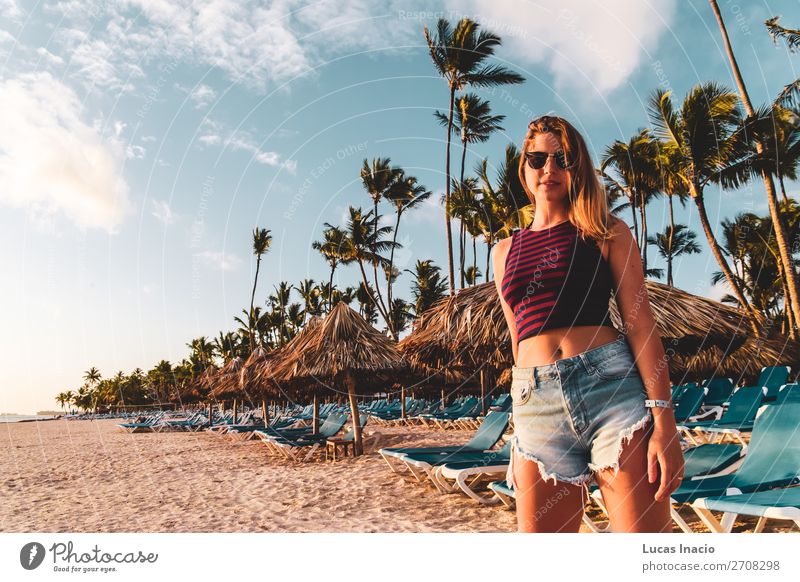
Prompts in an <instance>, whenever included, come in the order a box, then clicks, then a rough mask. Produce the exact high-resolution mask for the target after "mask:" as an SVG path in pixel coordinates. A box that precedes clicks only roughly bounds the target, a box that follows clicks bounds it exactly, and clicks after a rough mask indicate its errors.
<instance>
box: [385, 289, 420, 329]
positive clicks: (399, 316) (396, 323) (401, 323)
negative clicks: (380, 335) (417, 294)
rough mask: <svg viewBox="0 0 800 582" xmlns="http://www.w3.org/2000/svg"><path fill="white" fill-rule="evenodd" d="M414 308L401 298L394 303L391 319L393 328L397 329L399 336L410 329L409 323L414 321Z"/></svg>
mask: <svg viewBox="0 0 800 582" xmlns="http://www.w3.org/2000/svg"><path fill="white" fill-rule="evenodd" d="M412 307H413V306H412V305H411V304H410V303H408V302H407V301H406V300H404V299H401V298H399V297H398V298H396V299H395V300H394V301H392V310H391V311H390V312H389V317H391V318H392V328H393V329H396V330H397V333H398V334H400V333H402V332H404V331H405V330H406V329H407V328H408V322H409V321H411V320H412V319H414V313H413V311H411V309H412Z"/></svg>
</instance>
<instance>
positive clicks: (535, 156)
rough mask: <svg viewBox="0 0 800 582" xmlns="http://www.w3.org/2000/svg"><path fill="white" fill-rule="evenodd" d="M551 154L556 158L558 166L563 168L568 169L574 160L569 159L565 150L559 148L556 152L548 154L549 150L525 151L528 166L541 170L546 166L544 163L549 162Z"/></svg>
mask: <svg viewBox="0 0 800 582" xmlns="http://www.w3.org/2000/svg"><path fill="white" fill-rule="evenodd" d="M550 156H553V157H554V158H555V159H556V163H557V164H558V167H559V168H561V169H562V170H567V169H569V168H570V167H571V166H572V162H571V161H570V160H568V159H567V155H566V154H565V153H564V150H558V151H557V152H556V153H554V154H548V153H547V152H525V161H526V162H527V163H528V166H530V167H531V168H533V169H534V170H541V169H542V168H544V165H545V164H546V163H547V158H549V157H550Z"/></svg>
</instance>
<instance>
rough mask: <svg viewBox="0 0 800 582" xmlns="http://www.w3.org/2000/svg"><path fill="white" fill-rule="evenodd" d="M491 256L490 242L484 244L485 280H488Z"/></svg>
mask: <svg viewBox="0 0 800 582" xmlns="http://www.w3.org/2000/svg"><path fill="white" fill-rule="evenodd" d="M491 256H492V245H491V243H487V244H486V282H487V283H488V282H489V260H490V259H491Z"/></svg>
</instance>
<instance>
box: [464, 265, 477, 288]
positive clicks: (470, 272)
mask: <svg viewBox="0 0 800 582" xmlns="http://www.w3.org/2000/svg"><path fill="white" fill-rule="evenodd" d="M480 276H481V270H480V269H479V268H478V267H474V266H473V267H467V270H466V272H465V273H464V277H465V278H466V280H467V284H468V285H469V286H470V287H472V286H473V285H475V284H477V282H478V277H480Z"/></svg>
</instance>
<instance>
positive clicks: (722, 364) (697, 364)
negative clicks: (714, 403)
mask: <svg viewBox="0 0 800 582" xmlns="http://www.w3.org/2000/svg"><path fill="white" fill-rule="evenodd" d="M778 365H781V366H783V365H785V366H791V368H792V370H797V368H798V367H800V343H798V342H795V341H792V340H790V339H786V338H775V339H761V340H759V339H755V338H747V340H746V341H745V342H744V344H742V345H741V346H739V347H738V348H731V349H728V350H725V349H724V348H720V347H719V346H712V347H711V348H708V349H705V350H702V351H700V352H699V353H697V354H696V355H684V354H679V355H676V356H675V357H673V358H672V360H671V361H670V371H671V372H673V370H674V372H673V373H672V378H673V380H675V381H676V382H680V383H684V382H690V381H699V380H702V379H703V378H710V377H719V376H722V377H729V378H731V379H732V380H733V381H734V383H735V384H746V385H748V386H749V385H753V384H754V383H755V382H756V381H757V380H758V376H759V374H760V373H761V368H763V367H765V366H778Z"/></svg>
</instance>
